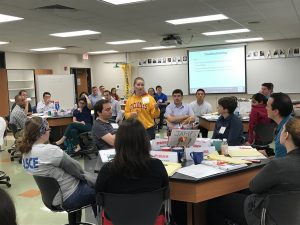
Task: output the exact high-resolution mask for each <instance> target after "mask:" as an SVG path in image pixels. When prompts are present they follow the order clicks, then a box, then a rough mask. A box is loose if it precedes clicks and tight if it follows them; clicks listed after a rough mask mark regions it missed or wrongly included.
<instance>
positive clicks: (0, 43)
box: [0, 41, 9, 45]
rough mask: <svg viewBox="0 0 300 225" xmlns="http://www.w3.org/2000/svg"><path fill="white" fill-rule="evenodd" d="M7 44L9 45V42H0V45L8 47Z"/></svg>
mask: <svg viewBox="0 0 300 225" xmlns="http://www.w3.org/2000/svg"><path fill="white" fill-rule="evenodd" d="M6 44H9V42H7V41H0V45H6Z"/></svg>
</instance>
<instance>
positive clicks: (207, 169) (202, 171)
mask: <svg viewBox="0 0 300 225" xmlns="http://www.w3.org/2000/svg"><path fill="white" fill-rule="evenodd" d="M177 173H180V174H183V175H187V176H190V177H195V178H197V179H199V178H204V177H208V176H211V175H215V174H218V173H225V171H224V170H221V169H219V168H216V167H212V166H207V165H203V164H198V165H191V166H187V167H183V168H181V169H179V170H177Z"/></svg>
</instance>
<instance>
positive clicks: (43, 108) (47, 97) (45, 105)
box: [36, 91, 55, 113]
mask: <svg viewBox="0 0 300 225" xmlns="http://www.w3.org/2000/svg"><path fill="white" fill-rule="evenodd" d="M54 109H55V107H54V103H53V101H52V100H51V94H50V92H47V91H46V92H44V93H43V100H42V101H40V102H39V103H38V104H37V107H36V111H37V112H38V113H43V112H48V111H51V110H54Z"/></svg>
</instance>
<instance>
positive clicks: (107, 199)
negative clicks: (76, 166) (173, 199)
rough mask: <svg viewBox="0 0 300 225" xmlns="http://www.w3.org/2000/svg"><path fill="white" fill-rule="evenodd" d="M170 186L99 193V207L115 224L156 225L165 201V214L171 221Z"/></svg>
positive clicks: (100, 212) (100, 211)
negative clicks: (147, 190) (133, 191)
mask: <svg viewBox="0 0 300 225" xmlns="http://www.w3.org/2000/svg"><path fill="white" fill-rule="evenodd" d="M169 194H170V193H169V188H168V187H164V188H161V189H158V190H155V191H151V192H144V193H135V194H113V193H103V192H100V193H97V207H98V212H99V214H100V215H101V214H102V209H103V210H104V212H105V214H106V215H108V217H109V219H110V220H111V221H112V223H113V225H154V224H155V221H156V219H157V217H158V215H159V213H160V211H161V209H162V206H163V203H164V202H165V205H164V207H165V215H166V218H167V219H168V221H169V214H168V213H170V204H169V200H168V199H169Z"/></svg>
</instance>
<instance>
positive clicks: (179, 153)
mask: <svg viewBox="0 0 300 225" xmlns="http://www.w3.org/2000/svg"><path fill="white" fill-rule="evenodd" d="M172 152H177V157H178V162H182V159H183V156H184V149H183V148H182V147H174V148H172Z"/></svg>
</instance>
